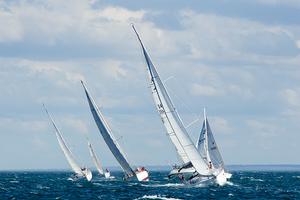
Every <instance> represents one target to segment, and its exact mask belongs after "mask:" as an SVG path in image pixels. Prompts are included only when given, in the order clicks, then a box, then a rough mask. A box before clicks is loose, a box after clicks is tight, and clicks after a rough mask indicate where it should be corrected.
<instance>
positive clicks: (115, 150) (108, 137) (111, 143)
mask: <svg viewBox="0 0 300 200" xmlns="http://www.w3.org/2000/svg"><path fill="white" fill-rule="evenodd" d="M81 83H82V86H83V88H84V91H85V94H86V97H87V100H88V103H89V106H90V110H91V112H92V115H93V117H94V120H95V122H96V124H97V127H98V129H99V131H100V133H101V135H102V137H103V139H104V141H105V143H106V144H107V146H108V148H109V149H110V151H111V152H112V154H113V155H114V157H115V158H116V159H117V161H118V162H119V164H120V166H121V167H122V169H123V171H124V173H125V174H126V175H127V176H129V177H130V176H133V175H134V174H135V173H134V171H133V170H132V168H131V167H130V165H129V163H128V161H127V159H126V157H125V154H124V153H123V151H122V149H121V147H120V146H119V144H118V142H117V141H116V139H115V138H114V136H113V134H112V131H111V129H110V128H109V126H108V124H107V122H106V121H105V119H104V117H103V115H102V113H101V112H100V109H99V108H98V106H97V105H96V103H95V101H94V99H93V98H92V97H91V95H90V94H89V91H88V90H87V88H86V86H85V85H84V83H83V82H82V81H81Z"/></svg>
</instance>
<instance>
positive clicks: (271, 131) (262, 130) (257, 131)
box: [246, 119, 283, 139]
mask: <svg viewBox="0 0 300 200" xmlns="http://www.w3.org/2000/svg"><path fill="white" fill-rule="evenodd" d="M246 124H247V125H248V127H249V128H250V130H251V133H252V134H253V135H255V138H256V139H258V137H268V138H270V137H271V138H272V137H274V136H277V135H279V134H280V133H282V132H283V131H282V128H280V127H278V126H274V120H272V119H267V120H261V121H259V120H256V119H248V120H246ZM275 124H276V123H275Z"/></svg>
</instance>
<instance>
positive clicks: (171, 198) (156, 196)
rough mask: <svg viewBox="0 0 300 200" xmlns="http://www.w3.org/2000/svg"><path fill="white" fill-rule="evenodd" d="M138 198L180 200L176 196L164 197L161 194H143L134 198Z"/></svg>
mask: <svg viewBox="0 0 300 200" xmlns="http://www.w3.org/2000/svg"><path fill="white" fill-rule="evenodd" d="M138 199H161V200H181V199H178V198H173V197H164V196H161V195H144V196H142V197H139V198H137V199H135V200H138Z"/></svg>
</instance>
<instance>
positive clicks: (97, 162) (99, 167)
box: [88, 141, 111, 178]
mask: <svg viewBox="0 0 300 200" xmlns="http://www.w3.org/2000/svg"><path fill="white" fill-rule="evenodd" d="M88 147H89V151H90V155H91V157H92V159H93V162H94V164H95V166H96V169H97V171H98V172H99V174H100V175H103V176H104V177H105V178H111V176H110V172H109V171H108V170H107V169H106V170H104V169H103V167H102V165H101V163H100V160H99V159H98V157H97V155H96V153H95V151H94V149H93V147H92V144H91V143H90V142H89V141H88Z"/></svg>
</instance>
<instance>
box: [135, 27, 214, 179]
mask: <svg viewBox="0 0 300 200" xmlns="http://www.w3.org/2000/svg"><path fill="white" fill-rule="evenodd" d="M132 27H133V30H134V32H135V33H136V35H137V38H138V40H139V42H140V45H141V47H142V50H143V55H144V57H145V60H146V63H147V69H148V72H149V73H148V74H149V79H150V82H151V83H150V86H151V90H152V95H153V98H154V102H155V104H156V108H157V110H158V112H159V114H160V117H161V119H162V122H163V124H164V126H165V128H166V130H167V134H168V135H169V137H170V139H171V141H172V142H173V144H174V146H175V148H176V150H177V153H178V155H179V156H180V157H181V159H182V161H183V162H184V163H187V162H191V163H192V164H193V166H194V168H195V169H196V171H197V172H198V173H199V174H200V175H211V172H210V171H209V169H208V166H207V164H206V162H205V161H204V160H203V158H202V157H201V155H200V154H199V152H198V151H197V149H196V147H195V145H194V143H193V142H192V140H191V139H190V137H189V135H188V133H187V131H186V129H185V127H184V125H183V123H182V121H181V119H180V117H179V115H178V113H177V111H176V109H175V107H174V105H173V103H172V101H171V99H170V97H169V95H168V92H167V90H166V88H165V86H164V84H163V82H162V81H161V79H160V77H159V74H158V73H157V71H156V69H155V67H154V65H153V64H152V62H151V60H150V57H149V55H148V54H147V52H146V49H145V47H144V45H143V43H142V41H141V39H140V37H139V35H138V33H137V31H136V30H135V28H134V26H132Z"/></svg>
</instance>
